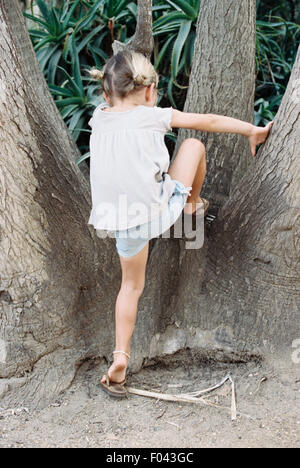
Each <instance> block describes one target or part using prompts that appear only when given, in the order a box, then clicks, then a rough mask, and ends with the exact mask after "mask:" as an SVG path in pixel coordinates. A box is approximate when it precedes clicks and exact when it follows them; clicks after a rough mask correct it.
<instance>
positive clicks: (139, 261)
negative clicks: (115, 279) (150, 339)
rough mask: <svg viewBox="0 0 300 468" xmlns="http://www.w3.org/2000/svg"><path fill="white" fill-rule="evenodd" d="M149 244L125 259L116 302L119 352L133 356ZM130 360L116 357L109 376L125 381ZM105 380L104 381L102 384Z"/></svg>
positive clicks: (117, 380)
mask: <svg viewBox="0 0 300 468" xmlns="http://www.w3.org/2000/svg"><path fill="white" fill-rule="evenodd" d="M148 252H149V242H147V244H146V245H145V247H144V248H143V249H142V250H141V252H139V253H138V254H137V255H134V256H133V257H130V258H125V257H121V256H120V255H119V258H120V262H121V267H122V284H121V289H120V291H119V294H118V297H117V300H116V348H115V349H116V350H117V351H125V352H126V353H128V354H130V341H131V337H132V334H133V331H134V327H135V322H136V317H137V309H138V302H139V298H140V297H141V294H142V292H143V290H144V286H145V275H146V265H147V259H148ZM127 366H128V358H127V356H125V355H124V354H122V353H117V354H114V362H113V364H112V366H111V367H110V369H109V372H108V376H109V378H110V379H111V381H113V382H122V381H123V380H124V378H125V375H126V369H127ZM104 381H105V378H104V377H103V378H102V382H104Z"/></svg>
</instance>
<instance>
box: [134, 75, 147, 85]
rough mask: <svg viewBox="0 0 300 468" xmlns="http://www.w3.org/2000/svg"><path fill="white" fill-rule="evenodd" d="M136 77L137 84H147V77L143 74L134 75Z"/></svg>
mask: <svg viewBox="0 0 300 468" xmlns="http://www.w3.org/2000/svg"><path fill="white" fill-rule="evenodd" d="M133 79H134V82H135V83H136V84H137V85H143V84H145V77H144V76H143V75H141V74H139V73H138V74H137V75H135V76H134V77H133Z"/></svg>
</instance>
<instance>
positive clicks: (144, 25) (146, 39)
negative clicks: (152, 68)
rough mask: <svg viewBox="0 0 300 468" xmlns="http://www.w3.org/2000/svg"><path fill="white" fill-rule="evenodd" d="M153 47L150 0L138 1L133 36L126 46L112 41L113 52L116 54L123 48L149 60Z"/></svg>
mask: <svg viewBox="0 0 300 468" xmlns="http://www.w3.org/2000/svg"><path fill="white" fill-rule="evenodd" d="M153 45H154V39H153V34H152V0H138V17H137V24H136V31H135V34H134V35H133V37H132V38H131V39H130V41H129V42H128V43H127V44H126V45H125V44H123V43H122V42H119V41H114V43H113V51H114V54H116V53H117V52H118V51H119V50H122V49H124V48H128V49H133V50H135V51H136V52H141V53H142V54H144V55H145V56H146V57H148V58H149V59H150V57H151V54H152V50H153Z"/></svg>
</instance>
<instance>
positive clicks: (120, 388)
mask: <svg viewBox="0 0 300 468" xmlns="http://www.w3.org/2000/svg"><path fill="white" fill-rule="evenodd" d="M116 353H122V354H125V356H127V358H128V359H130V354H128V353H126V352H125V351H113V354H116ZM104 377H105V382H101V380H100V382H99V383H100V386H101V387H102V389H103V390H104V391H105V392H106V393H108V394H109V395H110V396H112V397H114V398H126V397H127V396H128V392H127V390H126V388H125V387H124V386H125V384H126V378H125V379H124V380H123V381H122V382H114V381H112V380H110V378H109V376H108V372H107V374H105V375H104Z"/></svg>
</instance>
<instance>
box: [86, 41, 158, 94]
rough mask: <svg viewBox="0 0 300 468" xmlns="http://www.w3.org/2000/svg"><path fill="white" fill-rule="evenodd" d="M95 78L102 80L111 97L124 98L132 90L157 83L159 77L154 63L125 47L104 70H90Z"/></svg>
mask: <svg viewBox="0 0 300 468" xmlns="http://www.w3.org/2000/svg"><path fill="white" fill-rule="evenodd" d="M89 73H90V75H91V77H92V78H93V79H96V80H101V81H102V87H103V90H104V91H105V93H106V94H107V96H109V97H110V98H111V97H113V96H118V97H120V98H124V97H126V96H128V94H130V93H131V92H134V91H135V90H138V89H141V87H142V86H149V85H151V84H152V83H155V86H156V87H158V81H159V77H158V74H157V73H156V71H155V68H154V66H153V65H152V63H151V62H150V61H149V60H148V59H147V58H146V57H145V56H144V55H143V54H141V53H140V52H135V51H133V50H130V49H125V50H122V51H120V52H118V53H117V54H115V55H113V56H112V57H111V58H110V59H109V60H108V62H107V63H106V64H105V66H104V67H103V69H102V70H98V69H96V68H93V69H92V70H89Z"/></svg>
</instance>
